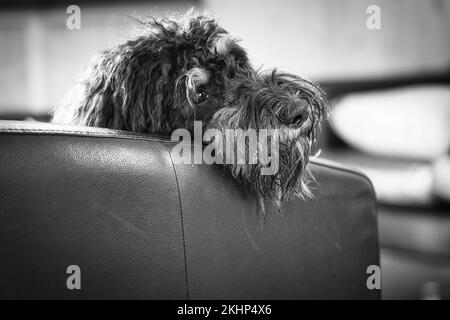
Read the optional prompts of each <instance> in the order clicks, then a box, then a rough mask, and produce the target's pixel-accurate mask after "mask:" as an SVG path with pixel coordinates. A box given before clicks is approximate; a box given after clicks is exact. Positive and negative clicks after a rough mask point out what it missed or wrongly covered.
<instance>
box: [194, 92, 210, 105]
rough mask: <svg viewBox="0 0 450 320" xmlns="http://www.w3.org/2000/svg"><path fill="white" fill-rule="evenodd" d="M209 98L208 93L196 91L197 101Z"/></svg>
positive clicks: (200, 101)
mask: <svg viewBox="0 0 450 320" xmlns="http://www.w3.org/2000/svg"><path fill="white" fill-rule="evenodd" d="M208 98H209V94H207V93H205V92H203V91H200V92H199V93H197V103H202V102H205V101H206V100H208Z"/></svg>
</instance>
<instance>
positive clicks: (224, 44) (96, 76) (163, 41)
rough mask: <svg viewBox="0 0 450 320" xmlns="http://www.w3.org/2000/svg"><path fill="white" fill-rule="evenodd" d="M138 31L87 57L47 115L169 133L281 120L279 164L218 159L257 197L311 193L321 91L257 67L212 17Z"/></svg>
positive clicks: (323, 110)
mask: <svg viewBox="0 0 450 320" xmlns="http://www.w3.org/2000/svg"><path fill="white" fill-rule="evenodd" d="M137 22H138V24H139V25H140V26H141V27H142V28H141V29H142V34H141V35H140V36H138V37H137V38H136V39H134V40H130V41H127V42H126V43H123V44H120V45H118V46H116V47H115V48H113V49H110V50H106V51H104V52H102V53H101V54H99V55H97V56H96V57H94V58H93V60H92V61H91V63H90V65H89V67H88V68H87V70H86V72H85V74H84V76H83V78H82V79H81V81H79V83H77V85H76V86H75V87H74V89H73V90H72V92H71V93H70V94H69V95H68V96H67V98H66V99H65V101H64V102H63V103H62V104H61V105H60V106H58V108H57V109H56V112H55V114H54V118H53V122H56V123H63V124H64V123H65V124H75V125H83V126H94V127H104V128H112V129H120V130H128V131H134V132H140V133H157V134H167V135H170V134H171V133H172V132H173V131H174V130H175V129H179V128H185V129H187V130H190V131H191V132H192V130H193V123H194V120H195V121H202V122H203V123H204V124H205V126H204V127H205V129H207V128H214V129H218V130H220V131H224V130H225V129H227V128H234V129H236V128H240V129H243V130H247V129H255V130H259V129H269V128H270V129H277V130H279V149H278V154H277V155H276V156H278V157H279V168H278V171H277V172H276V173H275V174H273V175H262V174H261V168H262V165H261V164H260V163H256V164H238V163H232V164H224V167H225V168H227V169H228V170H229V171H230V172H231V174H232V175H233V177H234V178H235V179H236V180H237V181H238V182H239V183H241V185H242V186H243V187H244V189H245V190H251V191H252V192H253V193H254V194H256V196H257V197H258V198H259V200H260V202H262V201H263V200H269V201H272V202H273V203H275V204H276V205H277V206H278V207H279V205H280V201H283V200H288V199H292V198H294V197H296V196H300V197H304V196H309V195H310V194H311V192H310V190H309V188H308V182H310V181H311V178H312V177H311V175H310V173H309V170H308V168H307V164H308V161H309V156H310V154H311V151H312V148H313V146H314V144H315V142H316V138H317V134H318V131H319V130H320V123H321V121H322V120H324V119H325V118H326V116H327V114H328V107H327V103H326V99H325V96H324V93H323V92H322V91H321V89H320V88H319V87H318V86H316V85H315V84H313V83H312V82H310V81H308V80H305V79H303V78H301V77H299V76H296V75H293V74H289V73H281V72H277V71H272V72H260V71H259V70H255V69H254V68H253V67H252V66H251V64H250V62H249V59H248V57H247V54H246V52H245V50H244V49H243V48H242V47H241V46H240V45H239V44H238V41H237V40H236V39H235V38H233V37H232V36H230V35H229V34H228V33H227V32H226V31H225V30H224V29H222V28H221V27H220V26H219V25H218V24H217V22H216V21H215V20H214V19H211V18H208V17H205V16H189V17H185V18H184V19H179V20H171V19H167V18H165V19H153V18H151V19H149V20H147V21H139V20H137Z"/></svg>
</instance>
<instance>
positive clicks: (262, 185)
mask: <svg viewBox="0 0 450 320" xmlns="http://www.w3.org/2000/svg"><path fill="white" fill-rule="evenodd" d="M222 120H223V119H222ZM223 123H224V122H222V121H213V122H212V123H210V125H209V128H214V129H219V131H221V132H222V136H223V137H228V138H229V136H227V134H226V133H225V132H224V131H225V129H230V128H224V127H220V126H218V125H219V124H223ZM225 123H226V121H225ZM228 124H229V123H228ZM272 130H273V131H272V132H273V134H272V135H271V134H268V138H267V140H266V141H258V143H259V144H261V143H264V144H266V148H267V149H266V150H265V151H264V152H261V150H260V149H258V148H256V149H257V150H255V147H254V146H250V143H249V141H248V140H245V155H244V157H245V160H246V161H244V162H245V163H239V162H238V161H237V156H236V155H238V154H239V151H238V150H237V148H238V147H239V146H238V144H236V143H234V145H233V147H232V148H227V147H226V145H227V142H226V141H223V143H224V147H223V148H221V150H222V152H223V154H222V155H220V158H221V159H229V158H231V159H234V162H232V163H230V162H228V161H227V162H225V161H224V167H225V168H226V169H227V170H228V171H229V172H230V173H231V175H232V176H233V177H234V179H235V180H237V181H238V182H239V183H240V185H241V186H242V188H243V191H244V192H248V193H251V194H254V195H256V197H257V200H258V204H259V207H260V209H261V212H262V213H263V214H264V212H265V205H264V201H265V200H267V201H269V202H271V203H273V204H274V205H275V207H276V209H277V210H278V211H280V206H281V202H282V201H287V200H292V199H295V198H302V199H305V198H308V197H312V192H311V188H310V186H309V184H310V183H311V182H312V180H313V177H312V175H311V174H310V171H309V168H308V162H309V158H310V153H311V149H312V138H311V136H313V134H312V131H314V130H312V129H311V130H309V129H308V128H289V127H285V126H283V127H281V128H276V129H272ZM244 132H245V129H244ZM225 139H226V138H225ZM273 139H276V141H275V143H277V147H274V141H273ZM227 152H228V153H229V152H232V153H233V154H234V156H231V157H229V155H228V154H227ZM252 152H253V153H252ZM252 154H253V156H254V157H255V158H256V159H257V161H256V163H250V161H249V159H250V157H251V155H252ZM267 158H269V159H275V163H276V164H275V166H276V169H275V170H273V171H272V173H271V174H267V168H268V166H273V165H274V164H273V163H272V164H271V163H270V162H269V161H267ZM261 159H264V161H261ZM272 169H273V168H272Z"/></svg>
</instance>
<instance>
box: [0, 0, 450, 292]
mask: <svg viewBox="0 0 450 320" xmlns="http://www.w3.org/2000/svg"><path fill="white" fill-rule="evenodd" d="M125 3H126V4H125ZM73 4H75V5H77V6H78V7H79V8H80V9H81V12H80V28H79V29H78V28H74V29H70V28H68V26H67V24H66V22H67V19H68V18H69V16H71V13H69V14H68V13H67V12H66V10H67V8H68V6H69V5H73ZM191 7H194V8H195V9H196V10H197V11H198V12H204V11H206V12H207V13H209V14H211V15H213V16H215V17H216V18H217V19H218V20H219V23H220V24H221V25H222V26H223V27H224V28H225V29H227V30H228V31H229V32H230V33H232V34H234V35H236V36H238V37H239V38H240V39H242V42H241V44H242V46H243V47H244V48H247V49H248V53H249V56H250V58H251V59H252V61H253V62H254V64H255V66H261V65H263V67H264V68H272V67H277V68H278V69H281V70H285V71H289V72H292V73H296V74H299V75H302V76H304V77H307V78H309V79H312V80H315V81H317V82H319V83H320V84H321V85H322V87H323V88H324V90H325V91H326V92H327V94H328V98H329V100H330V103H331V106H332V115H331V118H330V121H329V122H328V123H327V124H326V126H325V128H324V131H323V136H322V139H321V149H322V155H321V157H325V158H329V159H332V160H335V161H339V162H342V163H345V164H347V165H350V166H353V167H356V168H358V169H360V170H362V171H364V172H365V173H366V174H367V175H368V176H369V177H370V178H371V180H372V181H373V184H374V187H375V190H376V193H377V198H378V203H379V205H378V207H379V217H378V218H379V234H380V244H381V264H382V265H381V267H382V284H383V296H384V298H385V299H395V298H407V299H450V206H449V203H450V85H449V73H450V1H447V0H428V1H426V0H341V1H333V0H263V1H257V0H245V1H244V0H227V1H218V0H193V1H182V0H172V1H151V0H147V1H134V2H125V1H122V2H119V1H113V0H109V1H107V0H93V1H87V0H78V1H76V2H74V3H69V2H65V1H56V0H47V1H35V0H15V1H4V0H0V10H1V11H0V74H1V77H0V119H16V120H23V119H30V118H33V119H36V120H40V121H47V120H48V119H49V112H50V111H51V109H52V108H53V107H54V106H55V104H57V103H58V101H60V100H61V99H62V98H63V97H64V95H65V94H66V92H67V91H68V89H69V87H70V86H71V83H72V82H73V81H74V80H75V79H76V77H77V75H78V74H79V72H80V71H81V70H82V68H83V66H85V65H86V64H87V63H88V62H89V60H90V58H91V57H92V56H93V55H94V54H95V53H96V52H98V51H100V50H102V49H104V48H109V47H112V46H114V45H115V44H116V43H119V42H121V41H123V40H125V39H127V38H129V37H132V36H133V35H135V34H136V29H135V26H134V25H133V23H132V21H130V20H129V19H128V18H127V16H129V15H134V16H138V17H143V16H149V15H151V16H161V15H171V14H173V13H179V14H182V13H184V12H186V11H187V10H188V9H190V8H191ZM0 154H1V151H0ZM355 232H358V230H355ZM361 232H362V231H361Z"/></svg>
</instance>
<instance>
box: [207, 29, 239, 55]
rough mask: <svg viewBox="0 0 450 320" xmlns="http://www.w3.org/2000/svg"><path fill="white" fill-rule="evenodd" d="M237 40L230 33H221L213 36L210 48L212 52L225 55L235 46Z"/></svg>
mask: <svg viewBox="0 0 450 320" xmlns="http://www.w3.org/2000/svg"><path fill="white" fill-rule="evenodd" d="M237 42H238V40H237V39H236V38H234V37H233V36H231V35H230V34H228V33H221V34H219V35H217V36H216V37H215V38H214V40H213V43H212V46H211V47H210V50H211V52H212V53H213V54H218V55H221V56H225V55H227V54H228V53H229V52H230V51H231V50H232V49H233V48H235V47H236V46H237Z"/></svg>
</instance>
